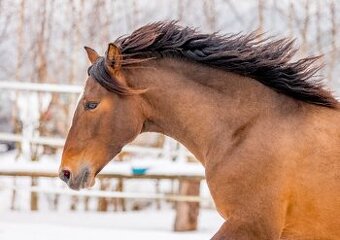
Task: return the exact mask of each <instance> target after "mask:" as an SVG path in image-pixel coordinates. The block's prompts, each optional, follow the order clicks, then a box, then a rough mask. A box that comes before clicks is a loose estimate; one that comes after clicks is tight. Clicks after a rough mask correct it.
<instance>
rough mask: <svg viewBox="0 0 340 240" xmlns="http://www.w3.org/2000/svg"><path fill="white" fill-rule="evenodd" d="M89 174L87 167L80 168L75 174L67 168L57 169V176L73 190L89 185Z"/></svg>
mask: <svg viewBox="0 0 340 240" xmlns="http://www.w3.org/2000/svg"><path fill="white" fill-rule="evenodd" d="M89 176H90V170H89V169H88V168H87V167H85V168H82V169H81V170H80V171H79V173H78V174H77V175H75V174H73V173H72V172H71V171H70V170H68V169H61V170H60V171H59V178H60V179H61V180H63V181H64V182H65V183H66V184H67V185H68V186H69V187H70V188H71V189H73V190H79V189H80V188H85V187H89V183H88V182H89V180H90V179H89Z"/></svg>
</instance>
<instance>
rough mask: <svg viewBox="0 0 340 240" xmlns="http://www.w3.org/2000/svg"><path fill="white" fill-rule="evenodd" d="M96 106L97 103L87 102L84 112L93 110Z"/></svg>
mask: <svg viewBox="0 0 340 240" xmlns="http://www.w3.org/2000/svg"><path fill="white" fill-rule="evenodd" d="M97 106H98V103H97V102H87V103H86V104H85V110H93V109H95V108H96V107H97Z"/></svg>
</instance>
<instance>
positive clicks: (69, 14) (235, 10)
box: [0, 0, 340, 240]
mask: <svg viewBox="0 0 340 240" xmlns="http://www.w3.org/2000/svg"><path fill="white" fill-rule="evenodd" d="M339 11H340V2H339V1H335V0H324V1H321V0H283V1H275V0H247V1H246V0H244V1H240V0H195V1H192V0H124V1H120V0H93V1H85V0H48V1H46V0H0V92H1V93H0V100H1V101H0V239H1V240H17V239H23V238H25V239H27V240H31V239H32V240H38V239H60V238H63V239H71V238H73V237H79V238H81V239H84V240H86V239H94V238H97V239H100V238H115V239H136V238H138V239H164V240H166V239H175V240H176V239H193V240H194V239H209V237H211V236H212V234H213V233H214V232H215V231H217V229H218V227H219V226H220V225H221V223H222V221H223V220H222V218H221V217H220V216H219V215H218V213H217V212H216V210H215V209H214V205H213V203H212V201H211V198H210V195H209V191H208V189H207V186H206V184H205V182H204V180H202V181H201V185H200V186H199V189H200V193H199V196H198V197H199V199H200V206H199V215H198V224H197V226H195V229H196V230H194V231H183V232H178V231H174V224H175V219H176V215H177V214H179V212H178V209H177V207H178V206H177V204H178V203H176V202H174V201H170V200H168V199H163V198H162V196H166V194H169V193H171V194H174V193H175V194H176V193H178V191H179V185H180V183H179V181H177V180H167V179H165V180H155V179H154V180H140V179H133V178H132V179H129V180H124V182H123V181H122V180H120V179H114V178H110V179H103V180H102V181H98V182H97V183H96V185H95V186H94V190H89V191H85V192H82V194H78V193H76V192H72V191H70V190H68V189H66V187H65V185H64V184H63V183H62V182H61V181H60V180H58V179H57V178H43V177H39V178H32V177H29V176H28V177H19V176H18V177H10V176H6V174H7V173H8V172H11V171H12V172H13V171H14V172H31V173H32V172H33V173H34V172H37V173H41V172H44V173H49V174H52V175H53V174H54V173H55V172H56V171H57V169H58V164H59V161H60V154H61V150H62V148H61V147H62V144H63V139H64V138H65V136H66V134H67V130H68V127H69V124H70V121H71V119H72V115H73V111H74V107H75V103H76V100H77V97H78V96H77V95H78V94H79V91H80V90H81V86H82V84H83V82H84V80H85V77H86V69H87V67H88V65H89V64H88V60H87V57H86V54H85V51H84V50H83V46H84V45H86V46H90V47H92V48H94V49H96V50H97V51H98V52H99V53H101V54H103V53H104V52H105V50H106V47H107V43H109V42H112V41H114V40H115V39H116V38H117V37H119V36H121V35H122V34H128V33H130V32H131V31H132V30H134V29H135V28H137V27H140V26H142V25H144V24H147V23H150V22H153V21H160V20H173V19H176V20H179V22H180V23H181V24H182V25H189V26H193V27H197V28H199V29H201V30H202V31H205V32H215V31H221V32H223V33H237V32H244V33H247V32H250V31H257V32H258V33H265V34H266V35H267V36H270V35H273V36H277V37H291V38H295V39H296V46H298V47H299V49H300V50H299V52H298V54H297V58H300V57H304V56H309V55H320V54H321V55H323V57H322V58H321V60H320V64H324V66H325V67H324V68H323V69H322V71H321V72H320V75H322V76H323V77H324V79H325V84H326V85H327V86H328V87H329V88H331V89H332V90H333V91H334V93H335V95H337V96H340V78H339V77H338V76H339V73H340V67H339V61H340V48H339V46H340V45H339V44H340V36H339V27H340V17H339V14H337V13H338V12H339ZM32 83H33V84H32ZM58 86H59V87H58ZM39 88H40V90H39ZM141 165H143V166H147V167H148V169H149V170H148V171H149V172H147V174H159V175H162V174H163V175H171V176H177V175H180V174H182V175H190V176H196V175H197V176H203V175H204V169H203V168H202V166H201V165H200V164H199V163H197V161H195V160H194V159H193V157H192V156H191V155H190V154H189V153H188V152H187V151H186V150H185V149H184V147H183V146H181V145H180V144H178V143H177V142H175V141H174V140H172V139H169V138H167V137H164V136H161V135H158V134H144V135H142V136H141V137H139V138H138V139H137V140H136V141H135V142H134V143H132V144H131V145H130V146H129V147H128V148H126V149H125V150H124V151H123V152H122V154H120V155H119V156H117V158H115V159H114V160H113V161H112V162H111V163H110V164H109V165H108V166H107V167H106V168H105V169H104V172H105V171H106V172H108V173H109V172H114V173H123V174H131V168H133V167H134V166H141ZM123 186H124V187H123ZM34 189H35V190H36V191H34ZM96 191H97V192H98V191H100V193H103V192H104V193H105V192H106V193H117V192H118V193H120V192H122V193H123V194H126V195H125V196H130V197H126V198H118V199H117V198H112V196H111V197H105V198H104V197H102V196H99V195H98V194H96V193H97V192H96ZM129 194H131V195H129ZM148 196H149V197H150V198H149V197H148ZM152 196H161V197H159V198H157V197H156V198H152ZM197 207H198V205H197V204H196V205H195V206H194V208H193V209H195V208H197ZM176 209H177V210H176Z"/></svg>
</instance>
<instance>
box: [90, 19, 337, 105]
mask: <svg viewBox="0 0 340 240" xmlns="http://www.w3.org/2000/svg"><path fill="white" fill-rule="evenodd" d="M293 43H294V41H293V40H290V39H287V38H284V39H278V40H273V39H272V38H265V39H263V36H259V35H256V34H255V33H250V34H247V35H241V34H232V35H220V34H218V33H213V34H202V33H200V32H198V31H197V30H196V29H193V28H190V27H181V26H180V25H178V24H177V22H175V21H172V22H156V23H152V24H149V25H145V26H143V27H141V28H139V29H137V30H135V31H134V32H133V33H132V34H131V35H128V36H122V37H120V38H118V39H117V40H116V41H115V44H116V45H117V46H118V47H119V48H120V50H121V53H122V55H123V60H122V66H123V67H124V66H126V65H131V64H135V63H136V62H139V61H143V60H145V59H147V58H150V57H151V58H165V57H170V58H181V59H186V60H188V61H192V62H197V63H201V64H205V65H207V66H210V67H214V68H219V69H223V70H225V71H229V72H234V73H237V74H240V75H243V76H247V77H250V78H253V79H255V80H257V81H259V82H261V83H262V84H264V85H266V86H268V87H270V88H272V89H274V90H275V91H277V92H279V93H282V94H285V95H288V96H290V97H293V98H295V99H298V100H301V101H304V102H308V103H312V104H317V105H322V106H326V107H331V108H335V107H337V105H338V101H337V100H336V99H335V98H334V97H333V96H332V94H331V93H330V92H329V91H327V90H325V89H324V86H323V84H322V81H321V79H316V78H315V73H316V72H317V71H318V70H319V69H320V66H315V64H314V63H315V61H316V60H317V59H319V57H307V58H303V59H300V60H298V61H295V62H291V59H292V57H293V56H294V55H295V53H296V52H297V49H296V48H294V47H293ZM102 65H103V64H102ZM92 67H93V66H92ZM91 70H92V69H91ZM103 70H105V69H102V71H103ZM96 75H98V74H96ZM97 78H98V76H97ZM99 78H100V77H99ZM97 80H99V79H97ZM107 80H108V79H106V81H105V79H101V81H100V80H99V82H106V85H107V86H109V85H110V83H109V82H108V81H107ZM111 82H112V80H111ZM108 84H109V85H108ZM102 85H103V84H102ZM107 86H104V87H106V88H107ZM111 88H112V87H111ZM109 90H110V89H109ZM111 91H112V89H111Z"/></svg>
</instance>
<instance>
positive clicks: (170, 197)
mask: <svg viewBox="0 0 340 240" xmlns="http://www.w3.org/2000/svg"><path fill="white" fill-rule="evenodd" d="M1 188H2V189H8V190H16V191H29V192H35V193H45V194H60V195H69V196H79V197H105V198H123V199H151V200H165V201H173V202H209V201H211V199H209V198H206V197H200V196H189V195H176V194H166V193H133V192H117V191H101V190H81V191H73V190H68V189H60V188H59V189H51V188H46V187H36V186H8V187H4V186H2V187H1Z"/></svg>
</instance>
